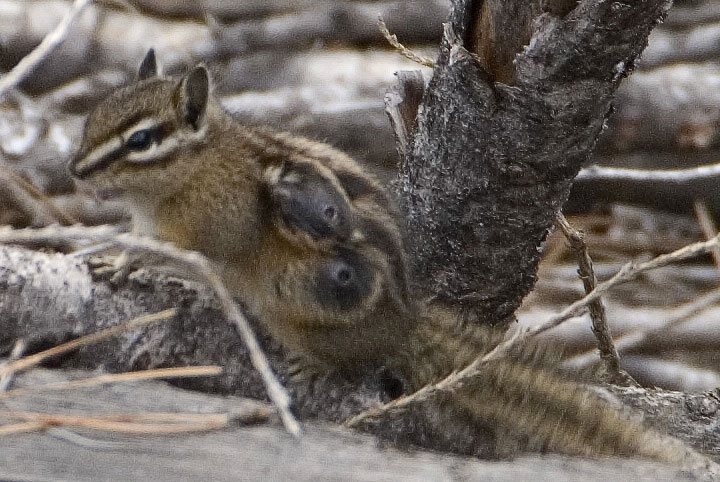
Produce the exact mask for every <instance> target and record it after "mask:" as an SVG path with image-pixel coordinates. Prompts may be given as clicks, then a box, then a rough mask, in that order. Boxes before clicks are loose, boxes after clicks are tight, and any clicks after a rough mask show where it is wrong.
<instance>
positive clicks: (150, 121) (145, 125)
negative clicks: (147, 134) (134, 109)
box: [120, 117, 160, 141]
mask: <svg viewBox="0 0 720 482" xmlns="http://www.w3.org/2000/svg"><path fill="white" fill-rule="evenodd" d="M159 125H160V121H159V120H157V119H154V118H152V117H146V118H144V119H142V120H140V121H138V122H137V123H136V124H133V126H132V127H128V128H127V129H125V131H124V132H123V133H122V134H121V135H120V137H122V139H123V141H127V140H128V138H129V137H130V136H131V135H133V134H134V133H135V132H137V131H141V130H143V129H154V128H155V127H157V126H159Z"/></svg>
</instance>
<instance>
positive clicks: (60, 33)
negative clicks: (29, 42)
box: [0, 0, 92, 98]
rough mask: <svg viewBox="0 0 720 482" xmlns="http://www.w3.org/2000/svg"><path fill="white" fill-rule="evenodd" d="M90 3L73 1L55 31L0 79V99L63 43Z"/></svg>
mask: <svg viewBox="0 0 720 482" xmlns="http://www.w3.org/2000/svg"><path fill="white" fill-rule="evenodd" d="M91 1H92V0H75V2H74V3H73V5H72V8H70V10H69V11H68V13H67V14H66V15H65V16H64V17H63V19H62V20H61V21H60V23H59V24H58V25H57V26H56V27H55V29H54V30H53V31H52V32H50V33H49V34H47V35H46V36H45V38H44V39H43V40H42V42H40V45H38V46H37V47H35V49H34V50H33V51H32V52H30V53H29V54H28V55H26V56H25V57H23V59H22V60H21V61H20V62H18V63H17V65H16V66H15V67H13V69H12V70H11V71H10V72H8V73H7V74H5V75H4V76H3V77H2V78H0V98H2V96H3V95H5V93H6V92H7V91H8V90H10V89H12V88H14V87H15V86H17V85H18V84H19V83H20V82H21V81H22V80H23V79H24V78H26V77H27V76H28V75H30V74H31V73H32V71H33V70H35V68H36V67H37V66H38V64H40V62H42V60H43V59H44V58H45V57H47V56H48V55H49V54H50V52H52V51H53V50H54V49H55V48H56V47H57V46H58V45H60V44H61V43H63V41H64V40H65V37H67V34H68V31H69V30H70V27H71V26H72V25H73V23H75V20H77V18H78V17H79V16H80V14H81V13H82V11H83V10H84V9H85V7H87V6H88V5H89V4H90V2H91Z"/></svg>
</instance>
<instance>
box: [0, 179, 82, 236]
mask: <svg viewBox="0 0 720 482" xmlns="http://www.w3.org/2000/svg"><path fill="white" fill-rule="evenodd" d="M0 193H2V194H3V197H5V198H7V199H6V202H7V204H8V205H11V206H15V207H16V208H17V209H19V210H20V211H21V212H22V213H23V214H24V215H26V216H27V217H28V218H29V219H30V223H31V224H33V225H43V226H47V225H48V224H52V223H61V224H64V225H66V226H69V225H71V224H75V223H77V220H76V219H74V218H73V217H72V216H70V215H69V214H66V213H65V212H63V210H62V209H60V208H58V207H57V206H56V205H55V204H54V203H53V202H52V201H51V200H50V199H48V197H47V196H46V195H45V194H44V193H43V192H42V191H40V189H38V188H37V187H36V186H35V185H34V184H32V183H31V182H28V181H27V180H26V179H24V178H23V177H22V176H20V175H18V174H16V173H15V172H13V171H12V170H11V169H9V168H5V167H3V166H0Z"/></svg>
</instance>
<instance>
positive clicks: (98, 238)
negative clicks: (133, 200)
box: [0, 226, 301, 437]
mask: <svg viewBox="0 0 720 482" xmlns="http://www.w3.org/2000/svg"><path fill="white" fill-rule="evenodd" d="M88 239H91V240H93V241H94V242H98V243H111V244H114V245H118V246H122V247H124V248H126V249H129V250H131V251H133V250H134V251H145V252H149V253H153V254H157V255H159V256H163V257H165V258H169V259H173V260H175V261H179V262H180V263H183V264H185V265H187V266H188V267H189V268H191V269H192V270H193V271H194V272H195V273H196V274H198V275H199V276H200V277H202V278H204V279H205V281H206V282H207V283H208V285H210V287H211V288H212V289H213V291H214V292H215V294H216V295H217V297H218V299H219V300H220V303H221V305H222V308H223V312H224V314H225V316H226V317H227V318H228V319H229V320H230V321H232V322H233V323H235V326H236V327H237V330H238V332H239V333H240V336H241V338H242V340H243V342H244V343H245V345H246V346H247V348H248V352H249V353H250V360H251V362H252V364H253V367H255V369H256V370H257V371H258V372H259V373H260V376H261V377H262V379H263V382H264V383H265V388H266V389H267V391H268V396H269V397H270V400H272V402H273V404H274V405H275V406H276V407H277V409H278V413H279V414H280V418H281V420H282V421H283V425H284V426H285V429H286V430H287V431H288V432H290V433H291V434H292V435H294V436H295V437H299V436H300V433H301V428H300V424H299V423H298V421H297V420H296V419H295V417H294V416H293V415H292V413H291V411H290V396H289V395H288V394H287V392H286V391H285V389H284V388H283V387H282V385H281V384H280V382H279V381H278V380H277V378H276V377H275V375H274V374H273V372H272V369H271V368H270V363H269V362H268V360H267V357H266V356H265V354H264V353H263V351H262V349H261V348H260V344H259V343H258V341H257V338H255V334H254V333H253V331H252V328H251V327H250V323H249V322H248V321H247V318H246V317H245V315H244V314H243V313H242V312H241V311H240V309H239V308H238V306H237V304H236V303H235V301H234V300H233V298H232V296H231V294H230V292H229V291H228V290H227V288H226V287H225V285H224V284H223V282H222V280H221V279H220V277H219V276H218V275H217V274H216V273H215V271H214V270H213V269H212V265H211V263H210V261H209V260H208V259H207V258H206V257H204V256H203V255H201V254H200V253H197V252H195V251H187V250H183V249H180V248H177V247H176V246H174V245H173V244H172V243H167V242H162V241H158V240H155V239H151V238H145V237H139V236H135V235H132V234H128V233H124V234H115V231H114V230H113V229H110V228H108V227H107V226H98V227H91V228H90V227H83V226H70V227H59V226H51V227H48V228H42V229H17V230H14V229H12V228H7V227H6V228H0V243H18V242H19V243H27V242H31V241H32V242H38V241H41V240H43V241H48V242H58V241H59V240H62V241H67V240H72V241H84V240H88Z"/></svg>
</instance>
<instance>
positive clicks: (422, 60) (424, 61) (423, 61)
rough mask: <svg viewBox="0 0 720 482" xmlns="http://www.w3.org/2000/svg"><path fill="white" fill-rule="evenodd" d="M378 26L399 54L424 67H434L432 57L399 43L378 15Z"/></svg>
mask: <svg viewBox="0 0 720 482" xmlns="http://www.w3.org/2000/svg"><path fill="white" fill-rule="evenodd" d="M378 28H379V29H380V33H382V34H383V37H385V40H387V42H388V43H389V44H390V45H392V46H393V47H394V48H395V50H397V51H398V53H400V55H402V56H403V57H405V58H406V59H408V60H411V61H413V62H415V63H417V64H420V65H424V66H425V67H430V68H432V67H435V61H433V59H430V58H428V57H423V56H421V55H418V54H416V53H415V52H413V51H412V50H410V49H409V48H407V47H405V46H404V45H403V44H401V43H400V41H399V40H398V39H397V35H395V34H392V33H390V30H388V28H387V25H385V20H383V18H382V16H380V17H378Z"/></svg>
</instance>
